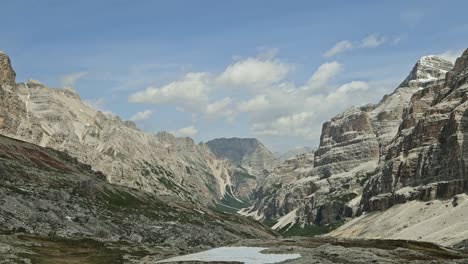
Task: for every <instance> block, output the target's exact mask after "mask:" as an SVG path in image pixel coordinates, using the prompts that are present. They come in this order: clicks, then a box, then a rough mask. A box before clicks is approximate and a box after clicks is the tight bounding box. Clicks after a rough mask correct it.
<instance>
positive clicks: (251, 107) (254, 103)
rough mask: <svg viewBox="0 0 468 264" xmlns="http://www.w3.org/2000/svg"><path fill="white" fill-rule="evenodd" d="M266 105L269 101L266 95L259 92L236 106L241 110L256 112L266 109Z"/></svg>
mask: <svg viewBox="0 0 468 264" xmlns="http://www.w3.org/2000/svg"><path fill="white" fill-rule="evenodd" d="M268 106H269V101H268V99H267V98H266V95H264V94H260V95H257V96H255V97H254V98H252V99H250V100H247V101H243V102H241V103H240V104H239V107H238V108H239V110H240V111H241V112H256V111H260V110H263V109H266V108H267V107H268Z"/></svg>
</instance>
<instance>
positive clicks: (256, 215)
mask: <svg viewBox="0 0 468 264" xmlns="http://www.w3.org/2000/svg"><path fill="white" fill-rule="evenodd" d="M251 210H253V206H251V207H247V208H243V209H241V210H239V211H237V213H238V214H240V215H243V216H247V217H251V218H253V219H255V220H257V221H260V220H262V219H263V214H260V212H259V211H258V210H256V211H251Z"/></svg>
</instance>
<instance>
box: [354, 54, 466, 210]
mask: <svg viewBox="0 0 468 264" xmlns="http://www.w3.org/2000/svg"><path fill="white" fill-rule="evenodd" d="M467 76H468V51H465V52H464V53H463V55H462V56H461V57H460V58H458V59H457V61H456V63H455V66H454V68H453V70H451V71H449V72H448V73H447V77H446V78H445V80H440V81H437V82H435V83H432V84H431V85H427V86H426V87H424V88H423V89H421V90H419V91H418V92H416V93H415V94H414V95H413V97H412V98H411V102H410V105H409V107H408V108H407V109H406V110H405V112H404V114H403V121H402V123H401V126H400V127H399V131H398V134H397V136H396V137H395V138H394V140H393V141H392V143H391V144H390V146H389V148H388V149H389V151H388V153H387V155H386V156H385V159H384V161H383V162H382V170H381V172H379V173H378V174H377V175H376V176H375V177H373V178H372V179H371V180H370V182H369V183H368V184H367V185H366V188H365V190H364V195H363V200H362V202H361V211H375V210H385V209H387V208H389V207H391V206H392V205H394V204H398V203H404V202H406V201H407V200H414V199H419V200H431V199H436V198H442V199H446V198H451V197H453V196H454V195H457V194H460V193H464V192H467V191H468V178H467V177H468V176H467V175H468V174H467V172H466V171H465V168H466V165H467V157H466V154H467V153H468V152H466V149H467V147H466V145H467V143H466V139H465V135H466V133H467V129H468V126H467V124H468V123H467V121H466V120H468V119H467V117H468V114H467V109H468V105H467V104H466V102H465V101H466V98H467V92H468V84H467Z"/></svg>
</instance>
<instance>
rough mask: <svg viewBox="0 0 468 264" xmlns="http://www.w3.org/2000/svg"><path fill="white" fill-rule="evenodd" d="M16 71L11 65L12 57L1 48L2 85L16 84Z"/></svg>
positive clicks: (0, 72) (0, 83)
mask: <svg viewBox="0 0 468 264" xmlns="http://www.w3.org/2000/svg"><path fill="white" fill-rule="evenodd" d="M15 82H16V73H15V71H14V70H13V67H11V61H10V57H8V55H7V54H6V53H4V52H3V51H1V50H0V85H3V84H7V85H10V86H13V85H15Z"/></svg>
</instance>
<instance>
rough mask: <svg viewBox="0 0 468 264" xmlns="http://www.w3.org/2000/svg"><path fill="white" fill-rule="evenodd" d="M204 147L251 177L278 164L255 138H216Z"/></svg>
mask: <svg viewBox="0 0 468 264" xmlns="http://www.w3.org/2000/svg"><path fill="white" fill-rule="evenodd" d="M206 145H207V146H208V147H209V148H210V150H211V151H212V152H213V153H214V154H215V155H216V156H218V157H222V158H226V159H228V160H230V161H231V162H232V163H234V164H235V165H237V166H241V167H243V168H244V169H246V170H247V171H248V172H249V173H250V174H253V175H261V174H263V173H264V171H265V170H266V171H271V170H272V169H273V168H274V167H275V166H276V165H277V163H278V161H277V160H276V158H275V155H274V154H273V153H272V152H271V151H269V150H268V149H267V148H266V147H265V146H264V145H263V144H262V143H261V142H260V141H258V140H257V139H255V138H217V139H213V140H210V141H208V142H206Z"/></svg>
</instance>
